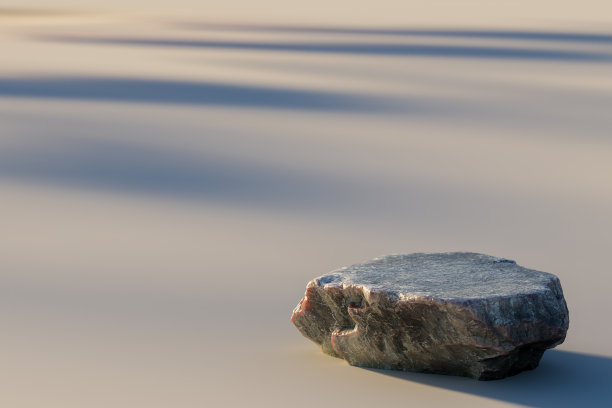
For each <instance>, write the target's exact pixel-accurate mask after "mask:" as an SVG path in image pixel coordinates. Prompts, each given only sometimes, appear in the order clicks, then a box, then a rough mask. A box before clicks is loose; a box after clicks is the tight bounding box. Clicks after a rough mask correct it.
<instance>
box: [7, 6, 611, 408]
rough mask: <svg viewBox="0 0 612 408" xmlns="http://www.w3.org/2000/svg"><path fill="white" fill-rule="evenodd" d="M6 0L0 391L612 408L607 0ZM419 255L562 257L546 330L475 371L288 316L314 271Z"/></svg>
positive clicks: (543, 263)
mask: <svg viewBox="0 0 612 408" xmlns="http://www.w3.org/2000/svg"><path fill="white" fill-rule="evenodd" d="M9 3H10V2H9ZM13 3H14V4H13V6H11V5H10V4H9V5H6V6H3V7H0V50H2V60H1V61H2V62H1V63H0V214H1V216H0V220H1V223H2V241H1V245H0V292H1V293H0V323H1V326H2V330H1V331H0V332H1V334H0V336H1V339H2V341H1V343H2V352H1V353H0V355H1V361H2V372H1V374H0V381H1V383H2V392H1V393H0V406H3V407H14V408H18V407H62V408H69V407H105V408H107V407H202V406H204V407H214V406H231V407H239V406H251V407H286V406H292V407H313V406H351V407H359V406H386V405H389V406H413V405H426V406H431V407H436V406H451V405H452V406H486V407H497V406H512V405H522V406H531V407H574V406H588V407H597V406H601V407H609V406H610V405H611V404H612V379H611V378H612V377H611V376H610V372H612V350H611V348H610V337H612V328H611V326H610V324H609V323H608V322H609V316H610V315H611V314H612V306H611V303H610V296H609V293H610V285H611V284H612V279H611V278H610V263H611V261H610V259H611V258H610V253H611V252H610V251H611V249H612V233H611V231H612V114H611V112H612V12H611V11H612V10H611V9H610V7H609V6H608V5H607V3H608V2H605V1H587V2H581V3H580V4H578V3H574V4H571V5H570V4H560V2H558V1H535V2H533V1H531V2H527V1H519V2H512V3H511V5H510V4H508V5H504V6H500V5H499V4H496V5H492V4H491V3H490V2H485V1H483V0H478V1H467V2H441V1H433V2H426V3H425V2H423V3H422V4H421V3H419V4H416V3H414V2H413V3H407V2H405V1H402V2H400V1H391V0H384V1H381V2H376V4H370V3H365V2H363V3H360V2H348V1H338V2H331V3H330V2H323V1H314V2H286V1H285V2H279V1H272V0H267V1H262V2H245V1H237V0H235V1H227V2H223V3H222V4H221V2H219V4H208V3H206V4H205V3H204V2H195V1H191V2H190V1H187V0H181V1H175V2H172V5H170V4H169V2H164V1H147V2H145V1H118V0H117V1H115V0H113V1H106V2H101V1H100V2H88V4H87V7H85V6H84V5H83V2H82V1H76V0H75V1H66V0H64V1H57V2H54V5H53V7H50V5H49V4H48V3H42V2H41V1H33V0H27V1H20V2H18V3H17V2H13ZM98 3H99V4H98ZM561 3H562V2H561ZM145 6H146V8H145ZM438 251H474V252H481V253H486V254H490V255H494V256H501V257H506V258H510V259H514V260H516V261H517V262H518V263H519V264H520V265H523V266H526V267H529V268H534V269H539V270H542V271H546V272H551V273H554V274H556V275H557V276H559V278H560V279H561V283H562V285H563V289H564V292H565V297H566V300H567V303H568V306H569V310H570V330H569V332H568V337H567V340H566V342H565V343H564V344H563V345H561V346H559V347H558V348H557V349H556V350H554V351H548V352H547V353H546V354H545V356H544V358H543V360H542V363H541V365H540V367H539V368H538V369H537V370H535V371H532V372H529V373H524V374H521V375H519V376H516V377H512V378H509V379H506V380H502V381H497V382H477V381H473V380H470V379H464V378H454V377H445V376H437V375H425V374H413V373H398V372H385V371H378V370H367V369H362V368H356V367H351V366H349V365H348V364H346V363H345V362H344V361H342V360H339V359H335V358H332V357H329V356H326V355H323V354H322V353H321V352H320V351H319V349H318V347H316V346H315V345H314V344H313V343H311V342H309V341H308V340H307V339H305V338H303V337H302V336H301V335H300V334H299V333H298V331H297V330H296V329H295V328H294V327H293V326H292V325H291V323H290V321H289V317H290V315H291V312H292V310H293V308H294V307H295V305H296V304H297V302H298V301H299V300H300V298H301V296H302V295H303V292H304V289H305V285H306V283H307V282H308V281H309V280H310V279H311V278H313V277H315V276H318V275H322V274H324V273H326V272H328V271H330V270H332V269H335V268H338V267H341V266H344V265H349V264H353V263H357V262H361V261H364V260H366V259H370V258H373V257H375V256H381V255H385V254H389V253H409V252H438Z"/></svg>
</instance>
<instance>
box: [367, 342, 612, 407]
mask: <svg viewBox="0 0 612 408" xmlns="http://www.w3.org/2000/svg"><path fill="white" fill-rule="evenodd" d="M368 370H371V371H375V372H377V373H380V374H384V375H388V376H391V377H395V378H401V379H404V380H407V381H412V382H418V383H421V384H426V385H430V386H433V387H440V388H446V389H449V390H454V391H460V392H465V393H469V394H474V395H478V396H481V397H486V398H492V399H497V400H502V401H507V402H511V403H514V404H522V405H525V406H529V407H542V408H546V407H554V408H561V407H580V406H582V407H610V406H611V404H612V376H611V375H610V373H612V358H610V357H602V356H595V355H589V354H582V353H575V352H569V351H559V350H549V351H547V352H546V353H544V357H543V358H542V361H541V362H540V366H539V367H538V368H537V369H535V370H533V371H529V372H524V373H522V374H519V375H517V376H514V377H509V378H506V379H504V380H499V381H474V380H472V379H468V378H461V377H452V376H443V375H433V374H418V373H408V372H401V371H388V370H373V369H368Z"/></svg>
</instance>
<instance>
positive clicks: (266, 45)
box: [37, 36, 612, 62]
mask: <svg viewBox="0 0 612 408" xmlns="http://www.w3.org/2000/svg"><path fill="white" fill-rule="evenodd" d="M37 38H38V39H42V40H46V41H58V42H65V43H83V44H108V45H126V46H153V47H185V48H201V49H225V50H244V51H282V52H296V53H299V52H302V53H328V54H354V55H373V56H397V57H433V58H461V59H501V60H536V61H564V62H611V61H612V54H607V53H599V52H585V51H573V50H557V49H543V48H518V47H491V46H465V45H438V44H389V43H303V42H295V43H291V42H251V41H206V40H176V39H161V38H160V39H154V38H127V37H126V38H123V37H121V38H103V37H73V36H44V37H37Z"/></svg>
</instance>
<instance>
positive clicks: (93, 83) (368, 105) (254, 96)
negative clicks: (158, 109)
mask: <svg viewBox="0 0 612 408" xmlns="http://www.w3.org/2000/svg"><path fill="white" fill-rule="evenodd" d="M0 97H19V98H52V99H72V100H74V99H76V100H92V101H114V102H143V103H155V104H185V105H220V106H235V107H251V108H274V109H296V110H307V111H328V112H329V111H331V112H377V111H388V110H389V109H391V104H390V101H385V100H381V99H376V98H373V97H370V96H367V95H359V94H348V93H346V94H345V93H339V92H323V91H309V90H300V89H291V88H274V87H263V86H249V85H234V84H220V83H210V82H195V81H173V80H159V79H135V78H112V77H96V78H65V77H43V78H26V77H16V78H8V77H4V78H0ZM414 105H415V106H414V108H415V109H419V108H418V103H417V102H416V101H415V104H414Z"/></svg>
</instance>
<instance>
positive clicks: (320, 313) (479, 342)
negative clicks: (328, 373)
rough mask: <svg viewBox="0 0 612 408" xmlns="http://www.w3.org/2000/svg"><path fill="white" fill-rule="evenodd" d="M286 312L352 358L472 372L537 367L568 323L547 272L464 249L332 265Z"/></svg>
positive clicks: (498, 373) (327, 347)
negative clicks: (333, 269)
mask: <svg viewBox="0 0 612 408" xmlns="http://www.w3.org/2000/svg"><path fill="white" fill-rule="evenodd" d="M291 320H292V322H293V323H294V324H295V326H296V327H297V328H298V329H299V330H300V332H301V333H302V334H303V335H304V336H306V337H308V338H309V339H311V340H313V341H314V342H316V343H318V344H320V345H321V347H322V349H323V351H324V352H326V353H328V354H331V355H333V356H336V357H341V358H344V359H346V360H347V361H348V362H349V363H350V364H352V365H356V366H363V367H373V368H386V369H395V370H408V371H420V372H430V373H440V374H452V375H462V376H468V377H473V378H477V379H480V380H490V379H499V378H504V377H506V376H509V375H514V374H517V373H519V372H521V371H524V370H528V369H533V368H535V367H537V365H538V362H539V361H540V358H541V357H542V354H543V353H544V351H545V350H546V349H548V348H551V347H554V346H556V345H557V344H560V343H562V342H563V340H564V339H565V335H566V332H567V329H568V325H569V316H568V310H567V306H566V303H565V299H564V298H563V292H562V289H561V284H560V282H559V279H558V278H557V277H556V276H555V275H552V274H549V273H545V272H539V271H535V270H532V269H527V268H523V267H521V266H519V265H517V264H516V263H515V262H514V261H510V260H507V259H503V258H496V257H492V256H488V255H482V254H476V253H466V252H454V253H437V254H422V253H418V254H410V255H389V256H386V257H383V258H376V259H373V260H371V261H369V262H365V263H362V264H358V265H353V266H349V267H345V268H341V269H338V270H336V271H333V272H331V273H329V274H327V275H324V276H321V277H319V278H316V279H313V280H312V281H310V282H309V283H308V285H307V287H306V294H305V295H304V298H303V299H302V300H301V301H300V303H299V304H298V306H297V307H296V308H295V310H294V311H293V316H292V317H291Z"/></svg>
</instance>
